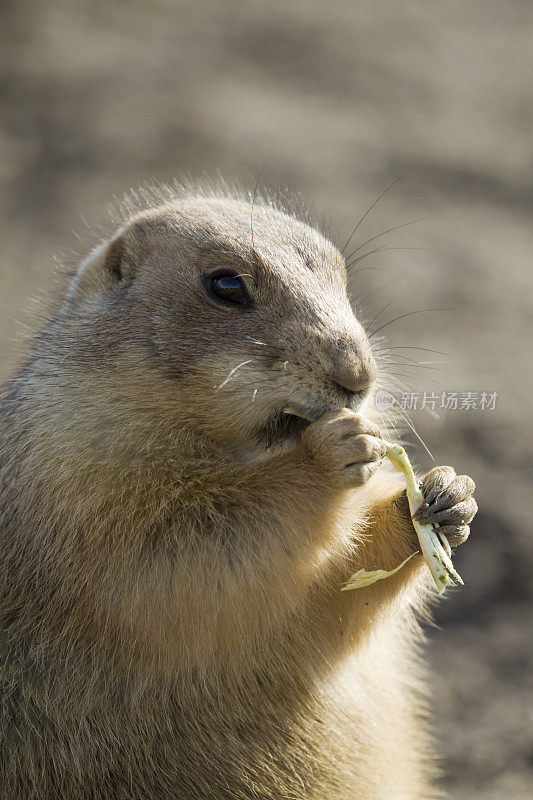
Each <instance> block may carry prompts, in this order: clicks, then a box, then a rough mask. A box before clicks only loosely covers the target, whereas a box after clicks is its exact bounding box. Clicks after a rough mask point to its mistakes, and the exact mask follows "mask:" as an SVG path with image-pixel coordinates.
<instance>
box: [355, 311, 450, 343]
mask: <svg viewBox="0 0 533 800" xmlns="http://www.w3.org/2000/svg"><path fill="white" fill-rule="evenodd" d="M451 310H452V309H451V308H421V309H419V310H418V311H409V312H408V313H407V314H400V316H399V317H394V319H391V320H389V322H386V323H385V324H384V325H382V326H381V327H380V328H378V329H377V330H375V331H373V332H372V333H371V334H370V335H369V337H368V338H369V339H370V338H371V337H372V336H375V335H376V333H379V332H380V331H382V330H383V329H384V328H386V327H387V326H388V325H392V323H393V322H398V320H399V319H405V317H412V316H413V314H426V313H427V312H428V311H451Z"/></svg>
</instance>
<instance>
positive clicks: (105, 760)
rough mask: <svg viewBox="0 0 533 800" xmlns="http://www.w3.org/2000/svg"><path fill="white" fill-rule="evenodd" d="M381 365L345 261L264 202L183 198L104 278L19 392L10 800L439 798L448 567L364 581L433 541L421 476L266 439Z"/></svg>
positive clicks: (98, 255)
mask: <svg viewBox="0 0 533 800" xmlns="http://www.w3.org/2000/svg"><path fill="white" fill-rule="evenodd" d="M217 267H231V268H233V269H236V270H237V271H238V272H239V273H241V274H246V275H247V276H248V277H247V281H248V282H249V285H251V286H252V287H253V296H254V301H255V305H254V308H253V310H246V309H244V310H241V309H239V310H237V311H235V310H234V309H225V308H219V307H216V306H215V305H214V304H213V303H211V301H210V300H209V299H208V297H207V295H206V292H205V287H204V284H203V282H202V279H201V276H202V275H205V274H207V273H208V272H209V271H210V270H212V269H213V268H217ZM246 361H249V363H247V364H245V365H243V366H240V367H239V368H238V369H237V370H235V371H234V372H233V373H232V372H231V371H232V370H234V368H235V367H236V366H238V365H240V364H242V362H246ZM373 364H374V361H373V357H372V354H371V352H370V348H369V345H368V341H367V339H366V336H365V334H364V331H363V329H362V328H361V326H360V325H359V323H358V322H357V320H356V319H355V317H354V315H353V312H352V309H351V307H350V304H349V301H348V298H347V295H346V289H345V268H344V263H343V259H342V257H341V255H340V253H339V252H338V251H337V250H336V248H335V247H334V246H333V245H332V244H331V243H330V242H329V241H327V240H326V239H325V238H324V237H323V236H322V235H321V234H319V233H318V232H317V231H316V230H315V229H314V228H312V227H310V226H308V225H306V224H305V223H304V222H300V221H298V220H296V219H295V218H293V217H290V216H287V215H285V214H284V213H282V212H280V211H278V210H276V209H275V208H274V207H273V206H272V205H270V204H269V203H267V202H266V201H261V202H259V201H257V202H256V204H255V208H254V210H253V218H251V207H250V204H249V203H248V202H244V201H243V200H239V199H232V198H231V197H223V196H218V197H216V196H213V197H208V196H197V197H184V198H182V199H174V200H171V199H169V200H168V202H167V203H166V204H165V205H163V206H160V207H157V208H153V209H151V210H148V211H145V212H143V213H141V214H138V215H136V216H134V217H133V218H132V219H131V220H130V221H129V222H127V223H126V224H125V225H124V226H123V227H122V228H121V230H119V231H118V232H117V234H116V235H115V236H114V237H113V239H112V240H111V242H107V243H104V244H103V245H102V246H101V247H100V248H98V249H97V250H96V251H95V252H93V253H92V254H91V256H90V257H89V258H88V259H87V260H86V261H85V262H84V263H83V264H82V266H81V267H80V269H79V271H78V273H77V274H76V276H75V277H74V279H73V280H72V282H71V283H70V286H69V288H68V290H67V292H66V294H65V296H64V299H63V302H62V305H61V308H60V309H59V310H58V313H57V314H56V316H55V317H54V319H53V320H52V321H51V322H50V324H49V325H48V326H47V327H46V328H45V330H44V331H43V333H42V334H41V335H40V336H39V338H38V339H37V341H36V344H35V348H34V352H33V353H32V356H31V358H30V359H29V361H28V363H27V364H26V366H25V367H24V368H23V369H22V370H21V372H20V374H19V375H18V376H17V377H16V378H15V379H14V380H13V381H12V383H11V384H10V386H8V387H7V389H6V391H5V394H4V396H3V399H2V401H1V411H2V420H1V424H0V442H1V452H2V456H1V466H0V475H1V496H0V502H1V510H2V529H1V575H2V588H1V598H0V602H1V606H0V610H1V615H2V620H1V626H2V646H1V655H0V658H1V672H0V676H1V691H2V700H1V715H2V718H1V731H0V736H1V744H0V750H1V765H0V770H1V775H0V797H1V798H5V800H52V799H53V798H61V800H141V799H142V800H150V799H152V798H153V800H155V798H157V800H170V798H180V800H193V798H194V799H195V800H197V799H198V798H213V799H214V798H217V800H221V799H222V798H228V800H229V798H232V800H244V799H245V798H246V800H251V798H257V800H259V799H261V800H273V798H277V799H278V800H281V799H283V800H303V798H306V799H310V798H313V799H314V798H316V800H318V799H320V800H348V798H350V800H353V799H354V798H365V800H370V799H371V798H372V799H374V798H375V800H378V798H379V800H393V799H397V800H400V798H404V799H405V800H417V799H418V800H422V798H424V799H425V800H427V798H430V797H433V796H434V792H433V791H432V790H431V789H430V788H429V784H428V779H429V777H430V775H431V773H432V767H431V763H430V760H429V759H428V745H427V738H426V735H425V732H424V728H425V725H424V723H423V719H422V718H423V716H424V713H423V709H424V704H423V702H422V700H421V699H420V694H419V679H418V674H419V670H418V667H417V659H416V650H417V646H418V645H417V643H418V642H419V640H420V634H419V629H418V626H417V624H416V622H415V619H414V610H415V609H417V608H421V607H422V606H423V604H424V597H425V595H426V594H427V589H426V587H427V572H426V569H425V567H423V565H422V564H421V561H420V557H419V556H416V557H415V558H413V559H411V561H410V562H409V564H408V565H407V566H406V567H405V568H404V569H403V570H402V571H401V572H400V573H398V574H397V575H395V576H394V577H392V578H390V579H388V580H386V581H383V582H380V583H377V584H375V585H374V586H372V587H369V588H367V589H364V590H360V591H358V592H351V593H343V592H341V591H340V587H341V585H342V584H343V582H344V581H345V580H346V579H347V578H348V577H349V575H350V574H351V573H352V572H354V570H355V569H357V568H359V567H361V566H366V567H367V568H373V567H385V568H391V567H393V566H395V565H396V564H397V563H398V562H399V561H400V560H402V559H403V558H405V557H406V556H407V555H408V554H409V553H411V552H412V551H413V549H414V547H415V540H414V534H413V528H412V525H411V523H410V520H409V518H408V515H407V514H406V512H405V508H404V506H402V504H401V503H396V502H395V501H396V499H397V498H398V496H399V495H400V492H401V489H402V481H401V479H399V478H397V477H395V476H394V475H392V474H390V473H389V472H387V470H386V469H382V470H380V471H379V472H378V473H376V475H375V476H374V477H373V478H371V479H370V480H368V481H367V482H366V483H365V485H363V486H361V487H360V488H358V489H357V488H356V489H350V490H349V489H347V488H346V486H342V487H341V486H339V485H337V484H336V483H335V481H334V480H332V479H330V477H328V474H327V473H326V472H324V471H323V470H322V469H321V468H320V464H319V463H318V462H317V461H316V459H315V460H313V459H312V458H310V456H309V451H308V450H306V448H305V447H304V444H303V443H302V442H300V443H295V444H292V445H290V446H288V445H287V444H284V443H283V442H280V443H277V440H276V441H274V442H273V443H272V445H271V446H268V444H267V439H268V438H269V436H270V435H271V432H269V428H268V425H267V422H268V420H269V419H270V418H271V417H272V415H273V414H276V413H277V412H279V411H280V410H281V408H282V407H283V405H284V404H285V403H286V401H287V398H289V397H290V399H291V401H294V402H295V401H298V400H299V401H303V400H304V399H305V398H312V402H313V403H314V406H313V407H314V409H315V411H316V415H317V416H320V414H322V413H324V412H325V411H328V410H331V409H336V408H339V407H342V406H343V405H346V398H345V397H343V396H342V393H340V394H339V387H338V383H342V382H343V381H345V382H346V380H348V379H352V380H358V379H359V377H360V376H361V375H363V373H365V374H366V373H369V374H370V373H372V370H373V369H374V366H373ZM347 372H348V373H349V374H348V375H347V374H346V373H347ZM372 375H373V373H372ZM333 380H334V381H336V383H332V381H333ZM255 390H257V391H255ZM304 438H305V437H304Z"/></svg>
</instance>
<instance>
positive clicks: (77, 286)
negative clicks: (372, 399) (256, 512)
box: [57, 197, 377, 447]
mask: <svg viewBox="0 0 533 800" xmlns="http://www.w3.org/2000/svg"><path fill="white" fill-rule="evenodd" d="M57 324H58V325H59V327H60V329H61V330H62V331H63V340H64V341H66V342H68V346H66V347H67V349H68V357H67V360H72V359H78V360H79V366H80V367H81V369H82V370H83V373H84V375H85V376H86V386H87V387H89V391H90V386H91V380H90V378H91V374H94V375H95V376H100V377H101V376H102V375H105V381H104V382H103V383H102V381H100V384H101V385H104V386H106V387H107V388H108V391H109V393H110V398H109V405H108V410H109V409H112V407H113V400H112V398H111V395H113V396H114V397H115V400H116V402H117V403H120V402H125V398H129V402H130V407H129V410H130V413H131V414H132V415H135V413H136V409H138V410H139V412H142V413H148V412H149V411H150V410H151V411H152V412H153V415H154V427H157V426H159V427H161V426H163V427H164V426H165V425H167V426H172V424H174V422H173V420H174V421H175V420H181V421H188V422H190V423H191V424H192V425H193V426H194V427H195V429H197V430H199V431H201V432H202V433H203V434H205V435H206V436H208V437H210V438H211V439H213V440H215V441H216V442H218V443H220V444H234V445H237V446H254V445H260V446H262V447H264V446H265V445H266V443H267V442H273V443H284V442H287V441H291V440H293V439H294V437H295V436H297V435H298V432H299V430H300V428H301V426H302V425H304V424H306V423H305V422H304V419H303V418H307V419H314V418H318V417H319V416H321V415H322V414H323V413H324V412H325V411H327V410H331V409H335V408H341V407H345V406H348V407H351V408H352V409H354V410H359V409H360V408H361V407H362V404H363V403H364V400H365V398H366V397H367V395H368V393H369V390H370V387H371V385H372V383H373V381H374V380H375V378H376V376H377V367H376V363H375V360H374V357H373V355H372V351H371V348H370V345H369V342H368V339H367V337H366V335H365V332H364V330H363V328H362V326H361V325H360V323H359V322H358V320H357V319H356V317H355V316H354V312H353V310H352V307H351V305H350V302H349V299H348V295H347V291H346V268H345V264H344V259H343V257H342V255H341V254H340V252H339V251H338V250H337V249H336V247H335V246H334V245H333V244H331V243H330V242H329V241H327V240H326V239H325V238H324V237H323V236H322V235H321V234H320V233H319V232H318V231H317V230H315V229H314V228H312V227H310V226H309V225H307V224H305V223H303V222H301V221H298V220H297V219H294V218H293V217H291V216H289V215H287V214H285V213H283V212H281V211H278V210H276V209H274V208H272V207H271V206H269V205H267V204H262V203H260V202H257V203H255V205H254V207H253V212H252V206H251V204H250V203H249V202H245V201H244V200H238V199H231V198H230V199H228V198H225V197H191V198H184V199H182V200H177V201H175V202H172V203H169V204H167V205H164V206H161V207H158V208H155V209H152V210H150V211H148V212H144V213H141V214H139V215H138V216H136V217H133V218H132V219H130V221H129V222H128V223H127V224H126V225H125V226H124V227H123V228H122V229H121V230H120V231H119V232H118V233H117V234H116V235H115V237H114V238H113V239H112V240H111V241H110V242H108V243H106V244H105V245H103V246H101V247H100V248H98V250H96V251H95V252H94V253H93V254H92V255H91V256H90V257H89V258H88V259H87V260H86V261H85V262H84V263H83V264H82V266H81V267H80V269H79V271H78V273H77V275H76V276H75V278H74V279H73V281H72V283H71V284H70V286H69V289H68V291H67V295H66V298H65V301H64V303H63V307H62V310H61V313H60V315H59V317H58V322H57ZM72 336H76V337H77V341H78V345H77V347H75V348H73V347H72V343H71V337H72ZM65 337H66V338H65ZM73 351H76V352H74V353H73ZM118 398H122V400H119V399H118ZM286 409H289V410H291V411H292V413H291V414H287V413H286V412H285V411H284V410H286ZM109 413H110V412H109ZM165 420H166V421H165Z"/></svg>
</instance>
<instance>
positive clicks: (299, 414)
mask: <svg viewBox="0 0 533 800" xmlns="http://www.w3.org/2000/svg"><path fill="white" fill-rule="evenodd" d="M321 415H322V412H319V413H314V414H313V413H312V412H311V411H308V410H306V409H304V408H302V407H301V406H299V405H295V404H291V403H288V404H287V405H286V406H285V407H284V408H283V409H282V410H281V411H278V413H277V414H275V415H274V416H273V417H272V418H271V419H270V420H269V422H268V424H267V425H266V426H265V428H264V429H263V431H262V433H263V435H264V438H265V439H266V446H267V447H270V446H272V445H286V444H288V445H290V444H296V443H297V442H298V441H299V440H300V437H301V435H302V433H303V432H304V430H305V429H306V428H307V427H308V425H309V424H310V423H311V422H313V421H314V420H315V419H318V418H319V417H320V416H321Z"/></svg>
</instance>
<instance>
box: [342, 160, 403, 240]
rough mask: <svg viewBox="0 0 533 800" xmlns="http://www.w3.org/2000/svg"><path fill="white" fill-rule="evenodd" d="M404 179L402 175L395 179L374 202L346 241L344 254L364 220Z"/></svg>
mask: <svg viewBox="0 0 533 800" xmlns="http://www.w3.org/2000/svg"><path fill="white" fill-rule="evenodd" d="M402 178H403V175H400V176H399V177H398V178H396V179H395V180H394V181H393V182H392V183H391V184H390V185H389V186H387V188H386V189H384V190H383V191H382V192H381V194H380V195H379V197H378V198H377V199H376V200H374V202H373V203H372V205H371V206H370V208H368V209H367V210H366V211H365V213H364V214H363V216H362V217H361V219H360V220H359V222H358V223H357V225H356V226H355V228H354V229H353V231H352V232H351V234H350V235H349V237H348V240H347V241H346V244H345V245H344V247H343V248H342V250H341V253H344V251H345V250H346V248H347V247H348V245H349V244H350V242H351V241H352V239H353V237H354V236H355V234H356V233H357V231H358V230H359V228H360V227H361V225H362V223H363V222H364V220H365V219H366V218H367V217H368V215H369V214H370V212H371V211H372V209H373V208H375V207H376V205H377V204H378V203H379V201H380V200H381V198H382V197H384V196H385V195H386V194H387V192H389V191H390V190H391V189H392V188H393V186H396V184H397V183H398V181H401V179H402Z"/></svg>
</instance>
